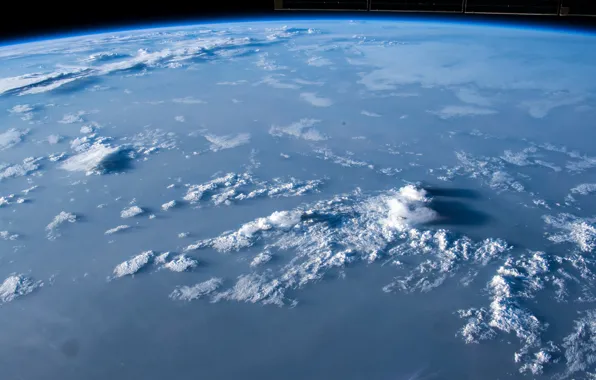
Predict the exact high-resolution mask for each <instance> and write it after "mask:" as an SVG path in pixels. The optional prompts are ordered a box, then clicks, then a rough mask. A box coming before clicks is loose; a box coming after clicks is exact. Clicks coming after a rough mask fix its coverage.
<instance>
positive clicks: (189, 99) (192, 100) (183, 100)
mask: <svg viewBox="0 0 596 380" xmlns="http://www.w3.org/2000/svg"><path fill="white" fill-rule="evenodd" d="M172 102H174V103H180V104H206V103H207V102H206V101H204V100H201V99H197V98H193V97H192V96H187V97H185V98H176V99H173V100H172Z"/></svg>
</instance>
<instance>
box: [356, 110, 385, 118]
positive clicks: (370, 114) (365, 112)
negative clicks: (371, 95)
mask: <svg viewBox="0 0 596 380" xmlns="http://www.w3.org/2000/svg"><path fill="white" fill-rule="evenodd" d="M360 113H361V114H362V115H364V116H370V117H381V115H379V114H378V113H374V112H369V111H366V110H363V111H362V112H360Z"/></svg>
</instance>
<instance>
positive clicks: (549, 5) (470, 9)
mask: <svg viewBox="0 0 596 380" xmlns="http://www.w3.org/2000/svg"><path fill="white" fill-rule="evenodd" d="M274 8H275V10H279V11H291V10H295V11H366V12H438V13H463V14H502V15H528V16H530V15H535V16H541V15H542V16H561V17H566V16H587V17H590V16H592V17H596V0H274Z"/></svg>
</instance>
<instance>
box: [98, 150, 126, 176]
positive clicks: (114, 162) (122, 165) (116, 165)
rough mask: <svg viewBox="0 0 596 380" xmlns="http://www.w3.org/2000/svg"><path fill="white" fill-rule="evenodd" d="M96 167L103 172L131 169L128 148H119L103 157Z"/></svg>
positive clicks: (109, 172)
mask: <svg viewBox="0 0 596 380" xmlns="http://www.w3.org/2000/svg"><path fill="white" fill-rule="evenodd" d="M98 169H99V170H100V171H101V172H102V173H103V174H112V173H121V172H126V171H128V170H130V169H132V158H131V157H130V149H121V150H118V151H117V152H114V153H112V154H110V155H109V156H108V157H106V158H104V160H103V161H102V162H101V164H100V165H99V166H98Z"/></svg>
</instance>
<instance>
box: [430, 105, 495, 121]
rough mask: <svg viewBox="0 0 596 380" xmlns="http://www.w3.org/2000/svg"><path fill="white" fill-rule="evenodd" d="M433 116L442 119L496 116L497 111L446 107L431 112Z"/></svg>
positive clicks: (466, 107) (470, 107) (467, 107)
mask: <svg viewBox="0 0 596 380" xmlns="http://www.w3.org/2000/svg"><path fill="white" fill-rule="evenodd" d="M429 112H430V113H432V114H435V115H437V116H438V117H440V118H441V119H450V118H453V117H462V116H485V115H494V114H496V113H497V111H495V110H492V109H489V108H480V107H474V106H445V107H443V108H441V109H440V110H439V111H429Z"/></svg>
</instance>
